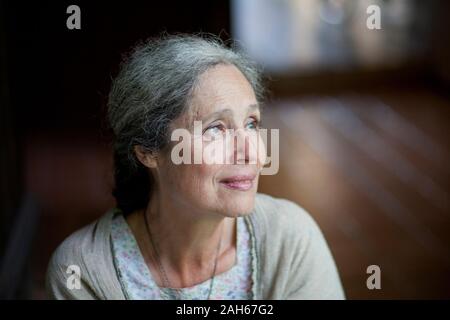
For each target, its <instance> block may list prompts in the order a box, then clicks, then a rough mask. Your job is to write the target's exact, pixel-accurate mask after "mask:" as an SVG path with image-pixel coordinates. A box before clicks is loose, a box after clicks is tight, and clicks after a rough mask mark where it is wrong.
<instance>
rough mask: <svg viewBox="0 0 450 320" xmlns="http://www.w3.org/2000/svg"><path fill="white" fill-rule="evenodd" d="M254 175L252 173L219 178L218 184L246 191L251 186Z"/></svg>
mask: <svg viewBox="0 0 450 320" xmlns="http://www.w3.org/2000/svg"><path fill="white" fill-rule="evenodd" d="M255 177H256V176H253V175H242V176H233V177H229V178H226V179H223V180H221V181H220V184H222V185H223V186H224V187H226V188H228V189H231V190H238V191H247V190H249V189H251V188H252V187H253V183H254V181H255Z"/></svg>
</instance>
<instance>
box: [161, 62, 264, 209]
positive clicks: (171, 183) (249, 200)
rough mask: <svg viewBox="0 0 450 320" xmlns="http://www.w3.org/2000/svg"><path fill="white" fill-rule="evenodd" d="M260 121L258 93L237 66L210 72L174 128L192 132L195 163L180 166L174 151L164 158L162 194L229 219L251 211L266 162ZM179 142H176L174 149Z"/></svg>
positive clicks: (202, 80)
mask: <svg viewBox="0 0 450 320" xmlns="http://www.w3.org/2000/svg"><path fill="white" fill-rule="evenodd" d="M199 121H200V122H199ZM259 122H260V110H259V106H258V103H257V100H256V97H255V93H254V91H253V89H252V87H251V85H250V83H249V82H248V81H247V79H246V78H245V76H244V75H243V74H242V73H241V72H240V71H239V70H238V69H237V68H236V67H235V66H232V65H224V64H220V65H216V66H214V67H212V68H210V69H208V70H207V71H205V72H204V73H203V74H202V75H201V76H200V78H199V81H198V83H197V85H196V87H195V89H194V91H193V95H192V99H191V103H190V110H189V111H188V112H186V114H184V115H182V116H181V117H179V118H178V119H176V120H175V121H174V122H173V123H172V129H186V130H187V131H188V132H189V133H190V135H189V139H190V141H189V142H190V145H191V148H190V151H191V161H192V163H191V164H185V163H182V164H178V165H177V164H175V163H174V161H173V153H172V152H170V151H169V152H167V151H166V152H164V153H163V154H161V155H159V157H158V160H157V161H158V165H157V168H156V173H157V175H158V179H157V180H158V185H159V188H160V190H161V191H163V192H164V194H166V195H170V196H169V197H170V201H174V203H178V204H182V205H184V206H186V207H187V208H192V209H194V210H193V212H199V211H200V212H205V213H211V212H214V213H218V214H220V215H223V216H228V217H235V216H239V215H244V214H248V213H250V212H251V211H252V210H253V206H254V200H255V194H256V191H257V186H258V178H259V173H260V170H261V169H262V166H263V164H264V161H265V147H264V144H263V141H262V139H261V136H260V134H259ZM178 143H179V142H178V141H174V142H171V145H170V149H171V150H174V149H173V147H174V146H175V145H177V144H178ZM184 152H185V150H183V153H184ZM196 154H197V155H196ZM199 155H200V158H198V157H199ZM195 157H197V158H195ZM194 159H197V160H198V159H200V161H197V162H200V163H194Z"/></svg>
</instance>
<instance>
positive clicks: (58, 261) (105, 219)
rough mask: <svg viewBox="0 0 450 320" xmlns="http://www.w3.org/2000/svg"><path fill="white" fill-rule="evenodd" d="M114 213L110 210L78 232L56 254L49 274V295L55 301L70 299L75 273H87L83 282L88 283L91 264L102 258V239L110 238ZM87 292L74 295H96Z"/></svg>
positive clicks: (51, 259)
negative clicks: (67, 289)
mask: <svg viewBox="0 0 450 320" xmlns="http://www.w3.org/2000/svg"><path fill="white" fill-rule="evenodd" d="M113 213H114V209H111V210H108V211H107V212H106V213H105V214H104V215H103V216H102V217H101V218H99V219H98V220H96V221H94V222H92V223H90V224H89V225H86V226H84V227H83V228H81V229H79V230H77V231H75V232H74V233H72V234H71V235H70V236H68V237H67V238H66V239H65V240H64V241H63V242H62V243H61V244H60V245H59V246H58V247H57V248H56V250H55V251H54V252H53V254H52V256H51V258H50V261H49V264H48V267H47V274H46V287H47V293H48V295H49V296H50V297H51V298H56V299H59V298H61V299H64V298H68V297H67V296H66V295H67V294H68V292H67V291H66V283H67V281H68V279H69V277H70V276H71V275H72V274H83V275H84V276H85V277H84V278H83V280H88V278H86V275H88V274H89V273H90V272H89V270H88V268H89V265H90V263H89V261H93V260H95V259H96V258H99V257H100V256H101V250H102V249H101V247H102V245H103V244H104V241H102V239H105V237H108V235H107V230H108V229H107V228H105V227H107V226H108V223H110V221H111V217H112V215H113ZM84 289H86V290H88V289H89V288H84ZM86 290H78V291H73V292H74V293H79V294H81V295H82V298H85V299H86V298H88V297H89V295H92V292H91V293H89V294H88V293H87V292H85V291H86ZM72 298H75V297H72Z"/></svg>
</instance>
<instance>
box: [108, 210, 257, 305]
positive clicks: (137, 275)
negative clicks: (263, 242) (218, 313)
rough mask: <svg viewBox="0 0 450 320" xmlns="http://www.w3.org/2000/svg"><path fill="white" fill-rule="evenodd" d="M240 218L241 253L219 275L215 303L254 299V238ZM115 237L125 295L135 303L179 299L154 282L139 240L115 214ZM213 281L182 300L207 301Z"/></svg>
mask: <svg viewBox="0 0 450 320" xmlns="http://www.w3.org/2000/svg"><path fill="white" fill-rule="evenodd" d="M236 219H237V224H236V225H237V243H236V248H237V250H236V251H237V254H236V263H235V265H234V266H233V267H232V268H231V269H229V270H228V271H226V272H223V273H221V274H219V275H216V277H215V280H214V283H213V287H212V291H211V295H210V299H211V300H225V299H228V300H250V299H252V285H253V280H252V269H253V268H252V254H251V245H252V242H251V239H250V232H249V230H248V226H247V225H246V223H245V221H244V218H242V217H238V218H236ZM111 238H112V243H113V256H114V263H115V266H116V269H117V271H118V275H119V280H120V283H121V285H122V288H123V290H124V293H125V296H126V297H127V298H128V299H132V300H161V299H175V297H177V295H174V294H176V293H175V292H174V290H173V289H170V288H160V287H158V285H157V284H156V283H155V281H154V280H153V276H152V274H151V272H150V271H149V269H148V267H147V264H146V263H145V261H144V258H143V256H142V254H141V251H140V249H139V246H138V244H137V242H136V239H135V237H134V235H133V233H132V232H131V229H130V228H129V226H128V223H127V222H126V220H125V218H124V216H123V215H122V214H121V213H118V214H116V215H115V217H114V219H113V223H112V229H111ZM210 282H211V279H208V280H206V281H204V282H202V283H200V284H197V285H194V286H192V287H187V288H182V289H180V290H178V291H179V294H180V295H179V297H180V298H181V299H183V300H204V299H207V297H208V293H209V288H210Z"/></svg>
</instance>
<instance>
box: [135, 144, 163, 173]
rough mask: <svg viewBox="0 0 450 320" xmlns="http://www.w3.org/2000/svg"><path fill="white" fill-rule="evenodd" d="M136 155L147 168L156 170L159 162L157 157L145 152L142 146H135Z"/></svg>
mask: <svg viewBox="0 0 450 320" xmlns="http://www.w3.org/2000/svg"><path fill="white" fill-rule="evenodd" d="M134 153H135V154H136V157H137V158H138V160H139V161H140V162H141V163H142V164H143V165H144V166H146V167H147V168H156V167H157V164H158V163H157V161H156V156H155V155H153V154H152V153H150V152H148V151H145V150H144V148H143V147H142V146H134Z"/></svg>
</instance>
